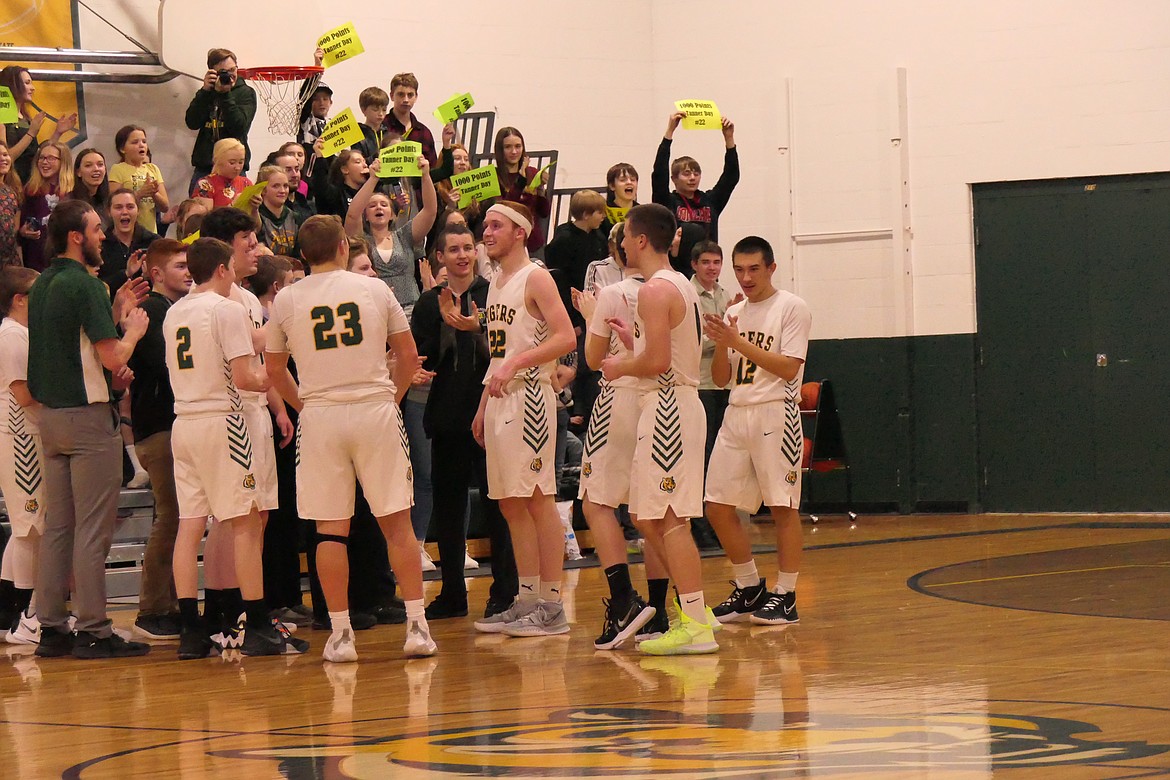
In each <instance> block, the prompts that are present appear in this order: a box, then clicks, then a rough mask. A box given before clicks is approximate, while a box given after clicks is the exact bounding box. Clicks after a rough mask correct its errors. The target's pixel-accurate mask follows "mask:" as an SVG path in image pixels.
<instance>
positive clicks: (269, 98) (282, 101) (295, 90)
mask: <svg viewBox="0 0 1170 780" xmlns="http://www.w3.org/2000/svg"><path fill="white" fill-rule="evenodd" d="M302 81H304V79H303V78H302V77H300V76H284V75H277V74H272V73H269V74H266V75H265V76H264V78H256V77H255V76H253V77H252V78H251V79H250V80H249V83H250V84H251V85H252V86H253V88H255V90H256V92H258V93H259V94H260V99H261V100H263V101H264V105H265V106H267V107H268V131H269V132H270V133H272V134H273V135H278V136H287V137H290V138H296V137H297V125H298V124H299V122H298V120H299V119H300V118H301V109H302V108H303V107H304V105H305V103H306V102H308V100H309V98H310V97H312V95H304V96H303V97H302V96H301V94H300V92H299V89H300V83H301V82H302Z"/></svg>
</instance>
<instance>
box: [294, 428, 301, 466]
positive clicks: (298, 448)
mask: <svg viewBox="0 0 1170 780" xmlns="http://www.w3.org/2000/svg"><path fill="white" fill-rule="evenodd" d="M293 446H295V447H296V465H297V466H300V465H301V422H300V420H297V440H296V442H295V444H294V445H293Z"/></svg>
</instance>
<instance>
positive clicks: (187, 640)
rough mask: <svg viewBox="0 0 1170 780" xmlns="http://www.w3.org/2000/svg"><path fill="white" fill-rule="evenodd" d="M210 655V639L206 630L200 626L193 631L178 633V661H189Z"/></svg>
mask: <svg viewBox="0 0 1170 780" xmlns="http://www.w3.org/2000/svg"><path fill="white" fill-rule="evenodd" d="M209 655H211V637H209V636H208V635H207V629H205V628H204V627H203V626H200V627H199V628H198V629H195V630H193V631H180V632H179V660H180V661H191V660H193V659H196V658H206V657H207V656H209Z"/></svg>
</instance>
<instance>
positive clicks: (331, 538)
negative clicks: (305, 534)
mask: <svg viewBox="0 0 1170 780" xmlns="http://www.w3.org/2000/svg"><path fill="white" fill-rule="evenodd" d="M322 542H334V543H336V544H340V545H341V546H342V547H349V537H348V536H338V535H337V534H317V544H321V543H322Z"/></svg>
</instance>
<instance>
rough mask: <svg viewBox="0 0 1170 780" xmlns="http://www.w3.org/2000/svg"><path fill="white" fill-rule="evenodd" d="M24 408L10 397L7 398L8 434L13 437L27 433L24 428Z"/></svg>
mask: <svg viewBox="0 0 1170 780" xmlns="http://www.w3.org/2000/svg"><path fill="white" fill-rule="evenodd" d="M24 423H25V417H24V407H23V406H21V405H20V404H18V403H17V402H16V399H15V398H14V397H12V396H9V397H8V433H10V434H11V435H13V436H19V435H21V434H22V433H28V431H27V430H26V429H25V427H24Z"/></svg>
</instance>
